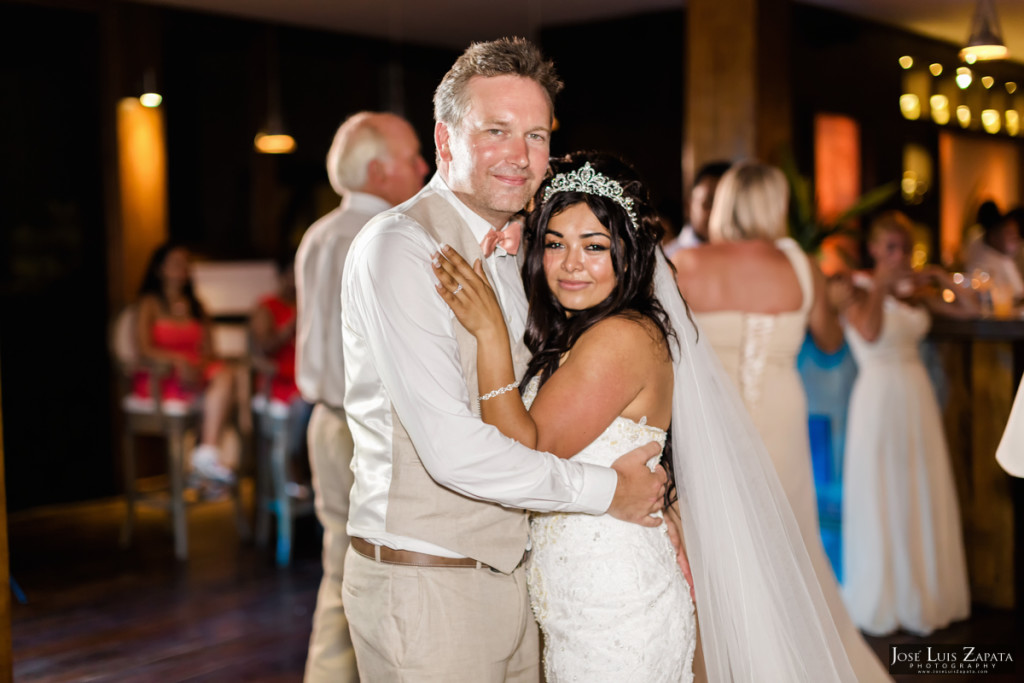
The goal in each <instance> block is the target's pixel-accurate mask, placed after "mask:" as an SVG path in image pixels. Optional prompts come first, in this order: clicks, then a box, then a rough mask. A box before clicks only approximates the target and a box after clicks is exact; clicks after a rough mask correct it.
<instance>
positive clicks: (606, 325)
mask: <svg viewBox="0 0 1024 683" xmlns="http://www.w3.org/2000/svg"><path fill="white" fill-rule="evenodd" d="M665 348H666V345H665V339H664V335H663V334H662V332H661V329H660V328H659V327H658V325H656V324H655V322H654V321H653V320H651V319H650V318H649V317H647V316H646V315H641V314H640V313H637V312H635V311H625V312H623V313H620V314H618V315H613V316H609V317H607V318H605V319H604V320H601V321H599V322H597V323H595V324H594V325H593V326H592V327H591V328H590V329H588V330H587V331H586V332H584V333H583V334H582V335H580V338H579V340H578V341H577V342H576V344H575V345H574V346H573V354H574V355H579V354H581V353H585V354H587V355H601V356H604V355H613V356H615V357H616V358H634V359H635V358H636V357H637V356H650V355H652V353H653V352H657V353H653V355H654V356H655V357H656V358H660V357H661V356H663V355H664V349H665ZM638 352H640V353H638Z"/></svg>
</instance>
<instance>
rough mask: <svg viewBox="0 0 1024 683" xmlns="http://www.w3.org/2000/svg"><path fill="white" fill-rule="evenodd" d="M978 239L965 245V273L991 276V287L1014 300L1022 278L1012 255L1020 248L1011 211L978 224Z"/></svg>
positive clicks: (1023, 293) (1021, 293)
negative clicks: (986, 223)
mask: <svg viewBox="0 0 1024 683" xmlns="http://www.w3.org/2000/svg"><path fill="white" fill-rule="evenodd" d="M982 229H983V232H982V235H981V238H980V239H978V240H976V241H975V242H973V243H972V244H970V245H969V246H968V248H967V264H966V266H965V267H966V269H967V271H968V272H973V271H975V270H980V271H984V272H986V273H988V274H989V276H990V277H991V278H992V287H993V288H997V287H998V288H1000V289H1002V290H1003V291H1004V292H1005V295H1006V296H1009V297H1012V299H1013V300H1014V301H1015V302H1017V301H1019V300H1020V299H1021V298H1022V297H1024V277H1022V276H1021V273H1020V271H1019V270H1017V263H1016V262H1015V261H1014V257H1015V256H1016V255H1017V252H1018V251H1020V247H1021V235H1020V227H1019V226H1018V225H1017V220H1016V218H1015V216H1014V215H1013V213H1012V212H1011V213H1007V214H1005V215H1002V216H999V217H998V218H997V219H996V220H995V221H994V222H993V223H991V224H989V225H983V226H982Z"/></svg>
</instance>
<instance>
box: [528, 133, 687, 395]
mask: <svg viewBox="0 0 1024 683" xmlns="http://www.w3.org/2000/svg"><path fill="white" fill-rule="evenodd" d="M587 162H590V166H591V167H592V168H593V169H594V170H595V171H598V172H600V173H602V174H604V175H605V176H607V177H608V178H611V179H612V180H615V181H616V182H618V183H619V185H621V186H622V189H623V196H625V197H629V198H631V199H632V200H633V210H634V213H635V215H636V217H637V223H638V225H637V226H636V227H634V226H633V224H632V221H631V220H630V218H629V215H628V214H627V213H626V211H625V209H623V208H622V206H620V205H619V204H618V203H616V202H615V201H613V200H611V199H608V198H606V197H603V196H599V195H595V194H589V193H584V192H556V193H555V194H553V195H552V196H551V198H550V199H549V200H548V201H547V202H544V201H543V199H544V190H545V188H546V187H547V186H548V185H549V184H550V182H551V179H552V178H553V177H554V176H555V175H557V174H558V173H568V172H570V171H574V170H576V169H579V168H580V167H582V166H583V164H584V163H587ZM581 203H585V204H586V205H587V206H588V207H589V208H590V210H591V211H593V212H594V216H595V217H596V218H597V220H599V221H600V222H601V224H602V225H604V226H605V227H606V228H608V231H609V232H610V233H611V238H612V239H611V257H612V266H613V268H614V270H615V277H616V285H615V289H613V290H612V292H611V294H609V295H608V297H607V298H606V299H605V300H604V301H602V302H600V303H599V304H597V305H596V306H594V307H592V308H588V309H585V310H581V311H572V313H573V315H572V316H571V317H570V316H567V315H566V313H567V311H566V309H565V308H564V307H563V306H562V305H561V304H560V303H559V302H558V299H557V298H555V296H554V294H552V293H551V290H550V289H549V288H548V283H547V277H546V275H545V273H544V234H545V232H546V231H547V226H548V221H550V220H551V218H552V217H554V216H556V215H558V214H559V213H561V212H562V211H564V210H565V209H568V208H569V207H570V206H574V205H576V204H581ZM662 234H663V229H662V227H661V222H660V221H659V220H658V216H657V214H656V212H655V211H654V208H653V206H652V203H651V200H650V196H649V194H648V192H647V188H646V187H645V186H644V184H643V182H642V181H641V180H640V177H639V175H638V174H637V173H636V171H635V170H633V168H632V167H631V166H629V165H628V164H627V163H626V162H624V161H623V160H621V159H619V158H617V157H614V156H612V155H609V154H602V153H597V152H576V153H573V154H570V155H568V156H566V157H562V158H559V159H554V160H552V162H551V167H550V169H549V172H548V174H547V177H546V178H545V180H544V182H542V183H541V185H540V188H539V189H538V190H537V194H536V195H534V200H533V211H531V212H530V214H529V216H528V217H527V221H526V231H525V236H524V237H525V240H526V258H525V262H524V263H523V286H524V288H525V290H526V298H527V300H528V301H529V302H530V308H529V313H528V315H527V319H526V333H525V341H526V345H527V347H528V348H529V349H530V351H532V352H533V358H532V360H531V361H530V364H529V366H528V368H527V370H526V377H533V376H535V375H539V376H540V382H541V384H543V383H544V382H545V381H547V379H548V378H550V377H551V375H552V374H554V372H555V370H557V369H558V365H559V363H560V361H561V358H562V356H563V355H564V354H565V352H566V351H568V350H569V349H571V348H572V347H573V345H574V344H575V343H576V341H577V340H578V339H579V338H580V336H581V335H582V334H583V333H584V332H586V331H587V330H588V329H590V328H591V327H593V326H594V325H595V324H597V323H598V322H600V321H602V320H604V319H605V318H609V317H612V316H616V315H623V314H626V315H637V314H638V315H640V316H643V317H645V318H648V319H649V320H650V321H651V322H653V323H654V324H655V325H656V326H657V328H658V330H659V331H660V332H661V335H662V337H663V338H664V340H665V343H666V345H667V344H668V342H669V339H670V338H672V337H674V336H675V335H674V332H673V331H672V327H671V324H670V323H669V320H668V316H667V315H666V313H665V310H664V309H663V308H662V307H661V304H660V303H659V302H658V299H657V298H656V297H655V296H654V269H655V265H656V264H657V259H659V258H664V256H663V254H662V251H661V249H660V247H659V245H660V244H661V237H662Z"/></svg>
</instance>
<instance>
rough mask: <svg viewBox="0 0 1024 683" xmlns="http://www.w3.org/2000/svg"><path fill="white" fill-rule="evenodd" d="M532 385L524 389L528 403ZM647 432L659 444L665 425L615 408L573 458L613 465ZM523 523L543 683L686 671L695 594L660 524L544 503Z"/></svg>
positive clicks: (642, 679) (649, 681)
mask: <svg viewBox="0 0 1024 683" xmlns="http://www.w3.org/2000/svg"><path fill="white" fill-rule="evenodd" d="M537 386H538V382H537V380H536V378H535V379H534V380H533V381H531V382H530V384H529V386H528V387H527V389H526V391H525V392H524V396H523V400H524V401H525V402H526V405H527V406H530V405H532V403H533V399H534V398H535V397H536V395H537ZM650 441H658V442H659V443H661V444H664V443H665V432H664V431H663V430H661V429H657V428H656V427H651V426H649V425H647V424H644V423H643V421H641V423H636V422H633V421H632V420H628V419H626V418H623V417H618V418H616V419H615V421H614V422H612V423H611V424H610V425H609V426H608V428H607V429H606V430H605V431H604V433H603V434H601V436H599V437H598V438H597V439H595V440H594V442H593V443H591V444H590V445H589V446H587V447H586V448H584V449H583V450H582V451H580V452H579V453H578V454H576V455H575V456H573V460H579V461H582V462H589V463H595V464H598V465H611V464H612V463H613V462H614V461H615V460H616V459H618V457H619V456H621V455H623V454H625V453H627V452H628V451H630V450H632V449H634V448H636V447H638V446H642V445H643V444H645V443H648V442H650ZM655 462H657V458H656V459H654V460H652V462H651V465H652V466H653V463H655ZM530 528H531V537H532V542H533V551H532V553H531V554H530V561H529V565H528V567H527V578H528V580H529V586H530V599H531V601H532V604H533V611H534V614H535V615H536V617H537V622H538V623H539V624H540V627H541V630H542V631H543V632H544V639H545V643H544V671H545V674H546V677H547V681H548V683H561V682H563V681H581V682H585V683H600V682H601V681H608V682H609V683H612V682H615V683H625V682H627V681H635V682H636V683H659V682H665V683H669V682H672V683H675V682H678V681H686V682H689V681H692V680H693V671H692V663H693V654H694V648H695V645H696V626H695V620H694V609H693V603H692V601H691V600H690V591H689V587H688V586H687V585H686V581H685V579H684V578H683V575H682V572H681V571H680V570H679V567H678V566H677V565H676V561H675V551H674V550H673V548H672V543H671V542H670V541H669V538H668V533H667V531H666V528H665V525H664V524H662V526H660V527H657V528H649V527H641V526H638V525H636V524H629V523H626V522H621V521H619V520H617V519H615V518H613V517H610V516H608V515H601V516H593V515H583V514H561V513H547V514H536V515H534V516H533V517H532V520H531V523H530Z"/></svg>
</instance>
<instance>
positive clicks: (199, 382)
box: [134, 243, 248, 484]
mask: <svg viewBox="0 0 1024 683" xmlns="http://www.w3.org/2000/svg"><path fill="white" fill-rule="evenodd" d="M189 260H190V256H189V252H188V250H187V249H186V248H185V247H183V246H181V245H177V244H174V243H167V244H164V245H163V246H161V247H158V248H157V250H156V251H155V252H154V253H153V256H152V257H151V259H150V262H149V266H148V267H147V268H146V274H145V276H144V278H143V282H142V287H141V288H140V291H139V304H138V318H137V321H136V340H137V344H138V351H139V354H140V356H141V357H142V358H143V359H145V360H147V361H149V362H155V363H166V364H168V365H170V367H171V371H170V373H169V374H168V375H167V376H166V377H165V378H163V379H162V380H161V392H162V398H163V400H165V401H167V400H171V401H192V400H193V399H195V398H196V397H198V396H199V395H200V394H201V395H202V398H203V422H202V429H201V431H200V435H199V445H197V446H196V448H195V450H193V452H192V458H191V461H192V468H193V470H194V472H195V474H197V475H198V476H199V477H200V478H202V479H206V480H208V481H210V482H215V483H219V484H231V483H233V482H234V480H235V472H234V469H235V467H236V465H237V463H233V462H230V461H229V459H228V458H227V457H226V454H225V453H224V452H223V451H222V450H221V448H220V447H219V443H220V438H221V435H222V432H223V429H224V426H225V424H226V422H227V420H228V418H229V417H230V415H231V412H232V411H233V410H234V409H235V408H236V407H237V405H238V401H237V398H238V393H239V390H240V389H241V388H242V383H241V382H239V379H238V373H237V372H236V371H235V368H232V367H231V366H229V365H227V364H225V363H223V362H216V361H214V360H213V354H212V348H213V345H212V342H211V335H210V322H209V320H208V318H207V317H206V314H205V312H204V310H203V306H202V304H201V303H200V302H199V299H197V298H196V295H195V292H194V291H193V288H192V277H191V274H190V271H189ZM149 386H150V381H149V372H148V371H141V372H139V373H137V374H136V376H135V383H134V391H135V393H136V394H138V395H139V396H142V397H148V396H149V392H150V390H149ZM247 414H248V413H247V412H245V413H244V414H239V419H240V421H242V422H246V419H245V415H247ZM243 428H244V427H243Z"/></svg>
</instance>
